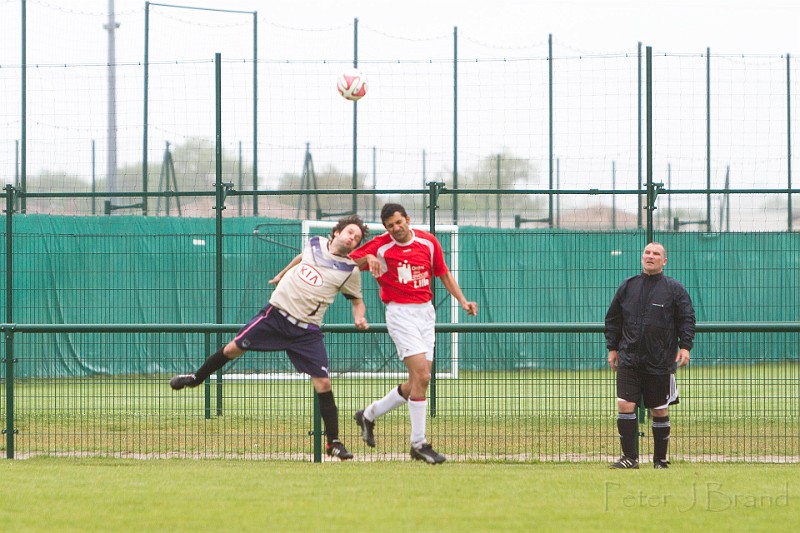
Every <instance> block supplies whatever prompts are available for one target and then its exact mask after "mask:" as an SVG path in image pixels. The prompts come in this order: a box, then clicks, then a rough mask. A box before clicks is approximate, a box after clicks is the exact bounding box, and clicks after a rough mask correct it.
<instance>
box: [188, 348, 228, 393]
mask: <svg viewBox="0 0 800 533" xmlns="http://www.w3.org/2000/svg"><path fill="white" fill-rule="evenodd" d="M222 350H223V348H220V349H219V350H218V351H217V352H216V353H214V355H211V356H209V357H208V359H206V362H205V363H203V364H202V366H201V367H200V368H198V369H197V371H196V372H195V373H194V375H195V384H197V385H199V384H201V383H202V382H204V381H205V380H207V379H208V376H210V375H211V374H213V373H214V372H216V371H217V370H219V369H220V368H222V367H223V366H225V364H226V363H227V362H228V361H230V359H228V358H227V357H225V355H223V353H222Z"/></svg>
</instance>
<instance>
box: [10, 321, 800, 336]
mask: <svg viewBox="0 0 800 533" xmlns="http://www.w3.org/2000/svg"><path fill="white" fill-rule="evenodd" d="M241 327H242V325H241V324H9V323H4V324H0V330H2V331H3V332H5V333H235V332H237V331H239V329H241ZM603 330H604V325H603V323H602V322H497V323H491V324H489V323H475V324H466V323H458V324H437V325H436V331H438V332H440V333H603ZM322 331H325V332H328V333H386V332H387V331H388V330H387V328H386V324H382V323H379V324H371V325H370V328H369V329H368V330H367V331H365V332H362V330H359V329H357V328H356V327H355V326H354V325H351V324H326V325H323V326H322ZM696 331H697V332H698V333H735V332H740V333H742V332H746V333H800V322H701V323H698V324H697V326H696Z"/></svg>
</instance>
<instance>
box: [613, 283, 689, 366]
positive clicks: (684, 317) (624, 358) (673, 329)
mask: <svg viewBox="0 0 800 533" xmlns="http://www.w3.org/2000/svg"><path fill="white" fill-rule="evenodd" d="M694 325H695V319H694V307H693V306H692V299H691V298H690V297H689V293H688V292H686V289H685V288H684V286H683V285H681V283H680V282H679V281H677V280H675V279H673V278H670V277H668V276H665V275H664V274H654V275H652V276H648V275H647V274H645V273H644V272H642V273H641V274H639V275H638V276H633V277H631V278H628V279H626V280H625V281H623V282H622V284H621V285H620V286H619V289H617V293H616V294H615V295H614V299H613V300H611V305H610V306H609V307H608V312H607V313H606V327H605V333H606V347H607V348H608V349H609V350H618V351H619V359H618V364H619V368H630V369H634V370H637V371H639V372H643V373H645V374H654V375H663V374H671V373H673V372H675V369H676V368H677V367H678V365H677V363H676V362H675V358H676V356H677V354H678V348H685V349H687V350H691V349H692V346H694Z"/></svg>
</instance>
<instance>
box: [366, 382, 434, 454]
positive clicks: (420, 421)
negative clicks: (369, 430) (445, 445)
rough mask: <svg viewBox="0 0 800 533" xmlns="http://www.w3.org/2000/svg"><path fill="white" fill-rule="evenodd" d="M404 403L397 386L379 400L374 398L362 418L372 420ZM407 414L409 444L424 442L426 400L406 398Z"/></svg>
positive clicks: (415, 444) (418, 444)
mask: <svg viewBox="0 0 800 533" xmlns="http://www.w3.org/2000/svg"><path fill="white" fill-rule="evenodd" d="M404 403H406V399H405V398H403V396H402V395H401V394H400V391H398V390H397V387H395V388H393V389H392V390H390V391H389V393H388V394H386V396H384V397H383V398H381V399H380V400H375V401H374V402H372V403H371V404H369V405H368V406H367V408H366V409H364V418H366V419H367V420H369V421H370V422H374V421H375V419H376V418H378V417H379V416H383V415H385V414H386V413H388V412H389V411H391V410H392V409H396V408H398V407H400V406H401V405H403V404H404ZM408 414H409V416H410V417H411V445H412V446H420V445H421V444H423V443H424V442H425V430H426V424H427V414H428V400H427V399H424V400H408Z"/></svg>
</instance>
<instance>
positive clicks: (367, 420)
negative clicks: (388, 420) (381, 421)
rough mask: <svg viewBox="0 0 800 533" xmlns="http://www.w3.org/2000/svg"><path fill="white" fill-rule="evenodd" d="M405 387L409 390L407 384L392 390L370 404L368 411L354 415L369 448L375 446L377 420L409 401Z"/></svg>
mask: <svg viewBox="0 0 800 533" xmlns="http://www.w3.org/2000/svg"><path fill="white" fill-rule="evenodd" d="M403 385H406V387H407V388H408V385H407V384H406V383H404V384H401V385H399V386H397V387H395V388H393V389H392V390H390V391H389V392H388V393H387V394H386V396H384V397H383V398H380V399H379V400H375V401H374V402H372V403H371V404H369V405H368V406H367V408H366V409H363V410H359V411H356V413H355V414H354V415H353V419H354V420H355V421H356V424H358V426H359V427H360V428H361V438H362V439H364V442H366V443H367V446H369V447H371V448H372V447H374V446H375V420H377V419H378V417H380V416H383V415H385V414H386V413H388V412H389V411H391V410H393V409H396V408H398V407H400V406H401V405H404V404H405V403H406V402H407V401H408V397H407V396H406V395H404V394H403Z"/></svg>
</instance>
